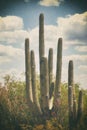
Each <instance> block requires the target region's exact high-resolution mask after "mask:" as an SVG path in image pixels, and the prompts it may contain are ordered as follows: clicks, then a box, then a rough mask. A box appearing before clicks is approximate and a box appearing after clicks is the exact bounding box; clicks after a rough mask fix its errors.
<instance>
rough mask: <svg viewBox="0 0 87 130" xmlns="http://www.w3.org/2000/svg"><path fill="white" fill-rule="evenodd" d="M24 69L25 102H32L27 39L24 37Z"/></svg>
mask: <svg viewBox="0 0 87 130" xmlns="http://www.w3.org/2000/svg"><path fill="white" fill-rule="evenodd" d="M25 69H26V97H27V102H28V103H29V104H30V103H31V102H32V88H31V67H30V51H29V39H25Z"/></svg>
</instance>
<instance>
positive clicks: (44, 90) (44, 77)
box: [40, 57, 49, 111]
mask: <svg viewBox="0 0 87 130" xmlns="http://www.w3.org/2000/svg"><path fill="white" fill-rule="evenodd" d="M40 74H41V108H42V110H43V111H44V110H45V109H48V108H49V102H48V99H49V77H48V62H47V58H45V57H42V58H41V73H40Z"/></svg>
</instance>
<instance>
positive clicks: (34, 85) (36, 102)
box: [31, 51, 41, 113]
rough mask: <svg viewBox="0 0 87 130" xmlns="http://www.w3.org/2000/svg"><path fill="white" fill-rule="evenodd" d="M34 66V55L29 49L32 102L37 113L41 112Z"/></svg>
mask: <svg viewBox="0 0 87 130" xmlns="http://www.w3.org/2000/svg"><path fill="white" fill-rule="evenodd" d="M35 68H36V66H35V55H34V51H31V81H32V95H33V104H34V106H35V110H36V111H38V112H39V113H41V109H40V104H39V100H38V92H37V83H36V70H35Z"/></svg>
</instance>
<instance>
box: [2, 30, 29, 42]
mask: <svg viewBox="0 0 87 130" xmlns="http://www.w3.org/2000/svg"><path fill="white" fill-rule="evenodd" d="M26 37H29V33H28V32H27V31H25V30H15V31H3V32H0V41H1V42H4V43H7V44H12V43H18V44H21V43H22V42H24V40H25V38H26Z"/></svg>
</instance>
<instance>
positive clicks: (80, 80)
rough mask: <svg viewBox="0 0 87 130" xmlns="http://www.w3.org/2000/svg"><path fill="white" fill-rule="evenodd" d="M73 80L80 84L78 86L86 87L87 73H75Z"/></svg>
mask: <svg viewBox="0 0 87 130" xmlns="http://www.w3.org/2000/svg"><path fill="white" fill-rule="evenodd" d="M75 81H76V82H77V83H79V84H80V88H83V89H87V74H84V73H83V74H82V73H81V74H79V75H75Z"/></svg>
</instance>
